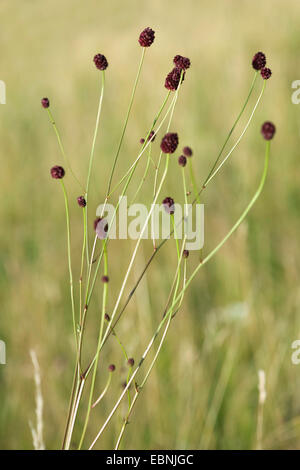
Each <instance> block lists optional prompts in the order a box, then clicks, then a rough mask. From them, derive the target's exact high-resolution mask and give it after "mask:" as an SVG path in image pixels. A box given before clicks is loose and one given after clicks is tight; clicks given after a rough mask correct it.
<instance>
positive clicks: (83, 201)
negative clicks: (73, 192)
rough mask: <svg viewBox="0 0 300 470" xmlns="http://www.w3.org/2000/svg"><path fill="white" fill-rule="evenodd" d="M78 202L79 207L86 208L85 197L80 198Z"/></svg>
mask: <svg viewBox="0 0 300 470" xmlns="http://www.w3.org/2000/svg"><path fill="white" fill-rule="evenodd" d="M77 202H78V205H79V207H85V206H86V200H85V199H84V197H83V196H78V198H77Z"/></svg>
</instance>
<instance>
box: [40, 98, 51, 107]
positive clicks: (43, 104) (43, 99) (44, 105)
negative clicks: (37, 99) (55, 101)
mask: <svg viewBox="0 0 300 470" xmlns="http://www.w3.org/2000/svg"><path fill="white" fill-rule="evenodd" d="M41 103H42V106H43V108H49V106H50V101H49V99H48V98H42V99H41Z"/></svg>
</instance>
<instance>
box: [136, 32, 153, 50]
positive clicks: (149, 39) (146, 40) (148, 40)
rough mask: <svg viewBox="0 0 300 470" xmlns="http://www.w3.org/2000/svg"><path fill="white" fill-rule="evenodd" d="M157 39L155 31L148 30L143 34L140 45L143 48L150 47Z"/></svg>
mask: <svg viewBox="0 0 300 470" xmlns="http://www.w3.org/2000/svg"><path fill="white" fill-rule="evenodd" d="M154 39H155V31H153V29H151V28H146V29H144V31H142V32H141V34H140V37H139V43H140V45H141V46H142V47H150V46H151V44H153V41H154Z"/></svg>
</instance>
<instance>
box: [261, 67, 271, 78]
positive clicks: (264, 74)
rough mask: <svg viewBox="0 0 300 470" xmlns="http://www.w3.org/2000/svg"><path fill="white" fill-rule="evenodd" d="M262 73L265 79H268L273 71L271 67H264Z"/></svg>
mask: <svg viewBox="0 0 300 470" xmlns="http://www.w3.org/2000/svg"><path fill="white" fill-rule="evenodd" d="M260 74H261V76H262V78H263V79H264V80H268V79H269V78H270V77H271V75H272V72H271V69H268V68H267V67H264V68H263V69H261V71H260Z"/></svg>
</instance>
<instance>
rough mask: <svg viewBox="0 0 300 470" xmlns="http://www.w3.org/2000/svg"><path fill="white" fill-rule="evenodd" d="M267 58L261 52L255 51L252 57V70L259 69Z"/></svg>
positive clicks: (263, 65)
mask: <svg viewBox="0 0 300 470" xmlns="http://www.w3.org/2000/svg"><path fill="white" fill-rule="evenodd" d="M266 63H267V60H266V56H265V54H264V53H263V52H257V53H256V54H255V56H254V57H253V59H252V67H253V68H254V70H261V69H263V68H264V67H265V66H266Z"/></svg>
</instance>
